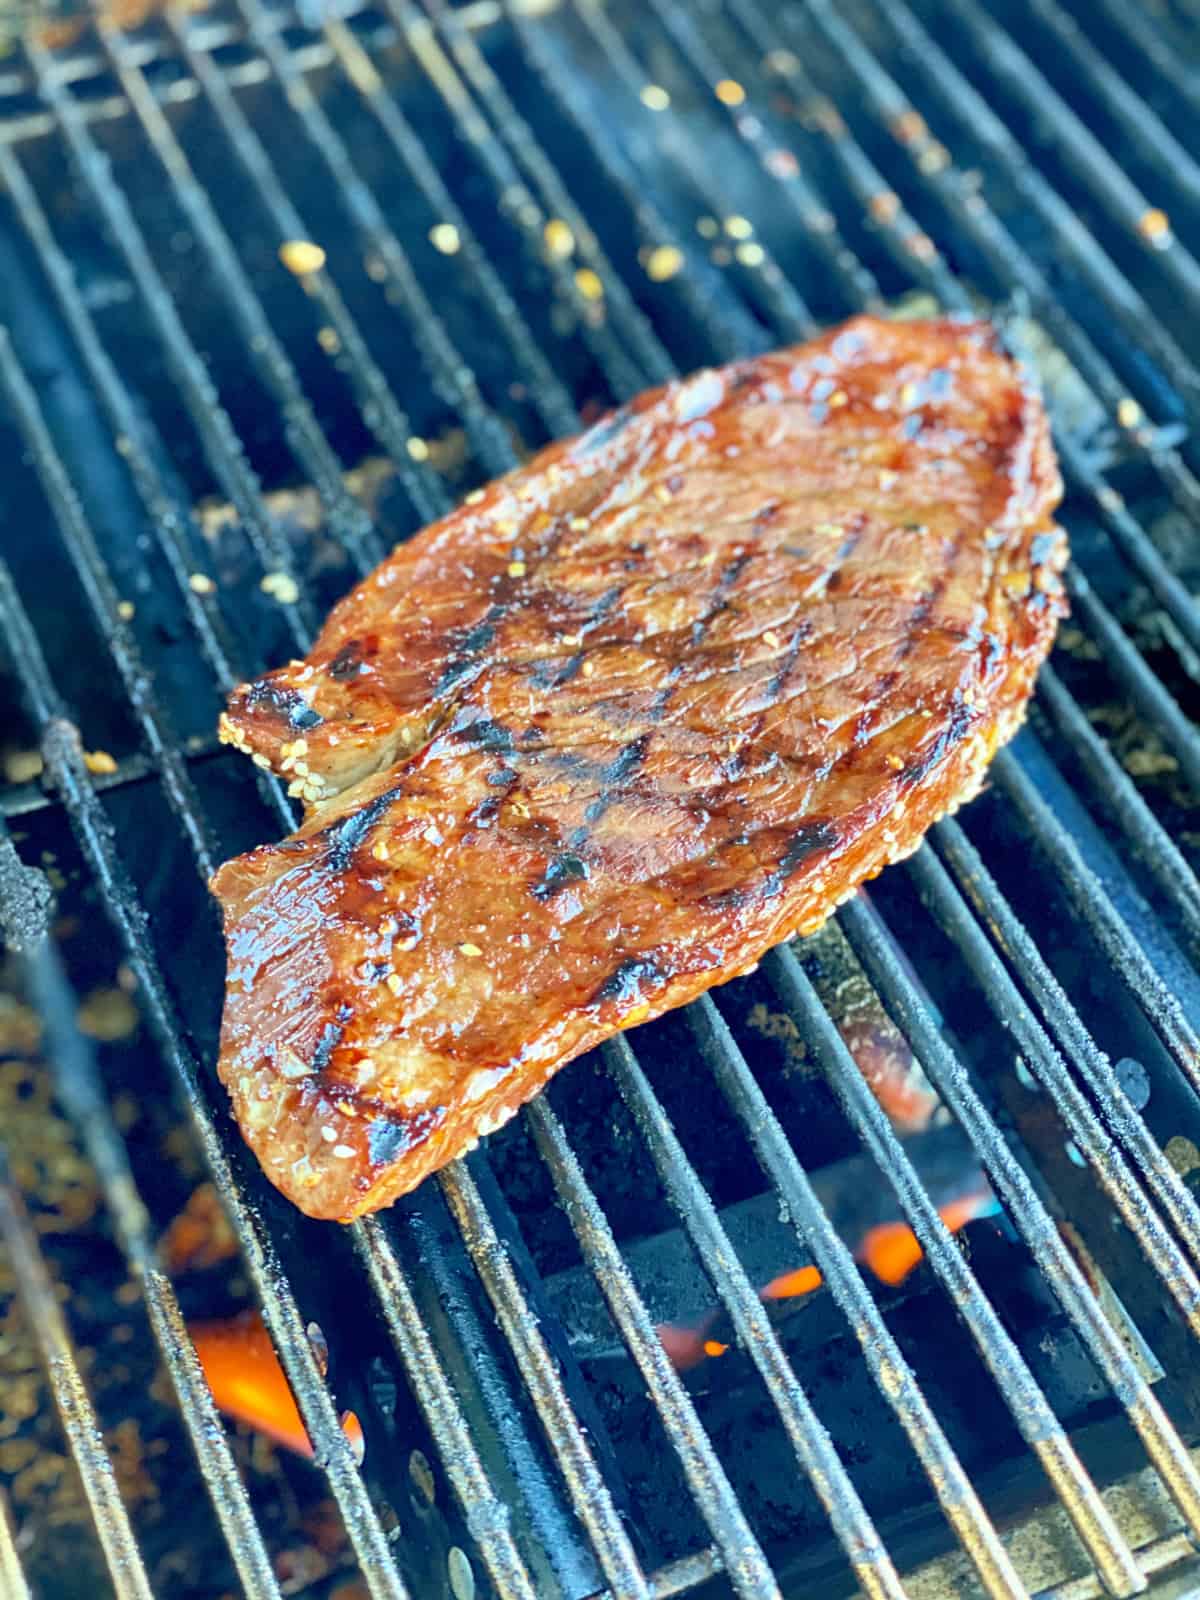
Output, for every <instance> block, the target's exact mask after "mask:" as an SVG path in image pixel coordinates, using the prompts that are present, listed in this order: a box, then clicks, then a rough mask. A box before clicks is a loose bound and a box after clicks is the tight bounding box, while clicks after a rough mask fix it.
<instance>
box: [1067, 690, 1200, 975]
mask: <svg viewBox="0 0 1200 1600" xmlns="http://www.w3.org/2000/svg"><path fill="white" fill-rule="evenodd" d="M1038 698H1039V704H1040V705H1041V706H1042V707H1043V709H1044V710H1045V711H1046V712H1047V714H1048V716H1049V717H1050V720H1051V722H1052V723H1053V725H1054V728H1055V731H1056V732H1057V733H1058V734H1060V735H1061V736H1062V738H1063V739H1064V740H1065V741H1066V743H1067V744H1068V745H1069V746H1070V748H1071V750H1072V751H1073V752H1074V753H1075V755H1077V756H1078V757H1079V760H1080V761H1081V762H1082V763H1083V765H1084V768H1085V770H1086V771H1087V772H1088V776H1089V777H1090V778H1091V780H1092V783H1093V786H1094V787H1095V789H1096V792H1097V793H1098V794H1101V795H1103V796H1104V800H1105V803H1106V805H1107V807H1108V808H1109V809H1110V810H1111V812H1112V814H1113V815H1114V816H1115V817H1116V819H1117V821H1118V823H1119V824H1120V826H1121V829H1122V831H1123V832H1124V834H1125V836H1126V838H1127V839H1128V840H1129V842H1130V844H1131V845H1132V846H1133V849H1134V853H1135V854H1136V856H1137V859H1138V861H1139V862H1140V863H1141V864H1142V865H1144V866H1145V867H1146V869H1147V871H1148V872H1149V873H1150V874H1151V876H1152V877H1153V879H1154V882H1155V884H1156V885H1157V886H1158V888H1159V889H1160V890H1161V891H1162V892H1163V894H1164V895H1165V896H1166V897H1167V899H1168V900H1170V902H1171V904H1172V905H1173V906H1174V908H1175V910H1176V911H1177V912H1178V914H1179V918H1180V921H1181V922H1182V924H1183V929H1184V932H1185V933H1186V935H1187V937H1188V940H1189V942H1190V943H1191V945H1192V948H1193V950H1194V951H1196V952H1200V883H1198V882H1197V880H1196V875H1195V873H1194V872H1193V871H1192V869H1191V867H1190V866H1189V865H1188V863H1187V862H1186V861H1185V860H1184V858H1183V856H1182V855H1181V854H1180V851H1179V849H1178V847H1177V846H1176V844H1175V842H1174V840H1173V839H1172V838H1171V836H1170V834H1168V832H1167V830H1166V829H1165V828H1164V827H1163V826H1162V824H1161V823H1160V822H1159V820H1158V818H1157V817H1156V816H1155V815H1154V813H1153V811H1151V810H1150V807H1149V806H1148V805H1147V804H1146V802H1145V801H1144V800H1143V799H1142V797H1141V795H1140V794H1139V793H1138V791H1137V787H1136V786H1135V784H1134V783H1133V781H1132V779H1131V778H1130V777H1129V775H1128V774H1127V773H1126V772H1125V770H1124V768H1123V767H1122V766H1121V764H1120V762H1119V761H1118V760H1117V759H1116V757H1115V756H1114V755H1113V754H1112V752H1111V750H1109V748H1108V746H1107V745H1106V744H1105V743H1104V740H1103V739H1101V738H1100V736H1099V734H1098V733H1097V732H1096V731H1095V729H1094V728H1093V727H1092V725H1091V723H1090V722H1089V721H1088V719H1087V717H1086V716H1085V715H1084V714H1083V712H1082V711H1081V710H1080V708H1079V706H1078V705H1076V703H1075V701H1074V700H1072V698H1071V696H1070V695H1069V694H1068V693H1067V691H1066V689H1065V688H1064V687H1063V685H1062V682H1061V681H1060V679H1059V676H1058V674H1057V673H1056V672H1055V671H1054V668H1053V667H1051V666H1049V665H1046V666H1044V667H1043V668H1042V671H1041V673H1040V674H1039V676H1038Z"/></svg>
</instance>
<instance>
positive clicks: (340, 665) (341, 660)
mask: <svg viewBox="0 0 1200 1600" xmlns="http://www.w3.org/2000/svg"><path fill="white" fill-rule="evenodd" d="M362 664H363V647H362V640H361V639H348V640H347V641H346V643H345V644H344V645H343V646H342V648H341V649H340V650H339V651H338V653H337V655H335V656H334V657H333V659H332V660H331V661H330V662H329V664H328V666H327V667H326V668H325V670H326V672H327V673H328V674H329V676H330V677H331V678H337V679H338V680H339V682H344V681H345V679H347V678H354V677H357V675H358V669H359V668H360V667H361V666H362Z"/></svg>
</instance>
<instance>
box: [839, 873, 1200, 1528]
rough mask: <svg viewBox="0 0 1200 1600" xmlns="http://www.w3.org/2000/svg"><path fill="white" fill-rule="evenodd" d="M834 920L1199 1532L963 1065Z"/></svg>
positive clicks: (1151, 1417) (1175, 1474) (1150, 1426)
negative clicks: (966, 1136)
mask: <svg viewBox="0 0 1200 1600" xmlns="http://www.w3.org/2000/svg"><path fill="white" fill-rule="evenodd" d="M839 920H840V921H841V923H842V926H843V928H844V930H845V933H846V937H847V938H848V939H849V940H850V943H851V945H852V946H853V948H854V952H855V954H856V955H857V956H858V958H859V960H860V961H861V962H862V963H863V966H864V967H865V968H866V971H867V974H868V976H869V977H870V979H871V981H872V983H873V984H874V985H875V988H876V990H877V991H878V992H879V993H880V995H881V997H882V998H883V999H884V1003H885V1005H886V1006H887V1008H888V1011H889V1013H890V1014H891V1015H892V1017H893V1019H894V1020H895V1021H896V1023H897V1025H898V1026H899V1027H900V1028H901V1030H902V1031H903V1033H904V1035H905V1037H906V1038H907V1039H908V1040H909V1043H910V1044H911V1045H912V1047H913V1049H914V1051H916V1053H917V1055H918V1057H919V1059H920V1061H921V1063H922V1065H923V1066H924V1068H925V1070H926V1072H927V1074H928V1076H929V1079H930V1082H931V1083H933V1084H934V1086H935V1087H936V1088H937V1090H938V1091H939V1093H940V1094H941V1096H942V1098H943V1099H944V1100H945V1102H946V1104H947V1106H949V1108H950V1109H951V1110H952V1111H953V1112H954V1115H955V1116H956V1117H957V1119H958V1121H959V1122H960V1123H961V1124H962V1126H963V1128H964V1129H965V1131H966V1132H967V1133H968V1135H969V1136H970V1138H971V1142H972V1143H973V1144H974V1146H975V1149H976V1151H977V1152H978V1154H979V1158H980V1160H981V1161H982V1162H983V1164H984V1167H985V1169H986V1171H987V1173H988V1175H989V1177H990V1178H991V1180H992V1183H993V1186H994V1187H995V1189H996V1192H997V1194H998V1196H999V1197H1000V1199H1001V1200H1002V1201H1003V1203H1004V1205H1005V1208H1006V1210H1007V1211H1008V1214H1009V1216H1010V1218H1011V1219H1012V1221H1013V1223H1014V1225H1015V1226H1016V1227H1017V1229H1018V1230H1019V1231H1020V1233H1021V1235H1022V1236H1023V1238H1024V1239H1025V1241H1026V1243H1027V1244H1028V1246H1029V1248H1030V1250H1031V1251H1032V1252H1033V1254H1034V1256H1035V1259H1036V1260H1037V1261H1038V1264H1039V1266H1040V1268H1041V1271H1042V1274H1043V1276H1044V1277H1045V1279H1046V1282H1047V1283H1048V1284H1049V1286H1050V1287H1051V1289H1052V1290H1053V1291H1054V1294H1055V1296H1056V1298H1057V1299H1058V1301H1059V1304H1060V1305H1061V1306H1062V1308H1063V1310H1064V1311H1065V1312H1066V1314H1067V1316H1068V1317H1069V1318H1070V1320H1071V1322H1072V1323H1073V1324H1074V1327H1075V1329H1076V1332H1077V1333H1078V1334H1079V1337H1080V1339H1081V1340H1082V1342H1083V1344H1084V1346H1085V1347H1086V1349H1087V1350H1088V1352H1089V1354H1090V1355H1091V1357H1092V1360H1093V1361H1094V1362H1095V1364H1096V1367H1097V1369H1098V1370H1099V1372H1100V1373H1101V1375H1102V1376H1103V1378H1104V1380H1105V1382H1106V1383H1107V1384H1108V1385H1109V1387H1110V1388H1111V1390H1112V1391H1113V1393H1114V1395H1116V1397H1117V1399H1118V1400H1119V1401H1120V1402H1121V1405H1122V1406H1123V1407H1124V1409H1125V1412H1126V1415H1127V1416H1128V1417H1129V1420H1130V1422H1131V1423H1132V1424H1133V1426H1134V1428H1135V1429H1136V1431H1137V1433H1138V1436H1139V1437H1140V1438H1141V1441H1142V1444H1143V1447H1144V1448H1145V1450H1146V1454H1147V1456H1148V1457H1149V1458H1150V1461H1151V1462H1152V1463H1153V1465H1154V1467H1155V1468H1156V1470H1157V1471H1158V1473H1159V1475H1160V1477H1161V1478H1162V1480H1163V1482H1164V1484H1165V1485H1166V1487H1167V1489H1168V1490H1169V1492H1170V1494H1171V1497H1172V1498H1173V1499H1174V1501H1175V1503H1176V1505H1177V1506H1178V1507H1179V1510H1180V1511H1181V1513H1182V1514H1183V1517H1184V1519H1185V1521H1186V1522H1187V1523H1188V1525H1189V1527H1191V1528H1192V1530H1193V1532H1196V1531H1200V1472H1197V1470H1196V1467H1195V1465H1194V1464H1193V1462H1192V1459H1191V1457H1190V1456H1189V1455H1188V1453H1187V1451H1186V1450H1185V1448H1184V1446H1183V1444H1182V1443H1181V1442H1180V1439H1179V1436H1178V1435H1177V1434H1176V1432H1175V1430H1174V1428H1173V1427H1172V1426H1171V1424H1170V1422H1169V1421H1168V1419H1167V1416H1166V1414H1165V1412H1164V1411H1163V1409H1162V1407H1161V1405H1160V1404H1159V1402H1158V1400H1157V1399H1156V1398H1155V1396H1154V1395H1153V1394H1152V1393H1151V1391H1150V1388H1149V1386H1148V1384H1147V1383H1146V1381H1145V1379H1144V1378H1143V1377H1142V1375H1141V1373H1140V1372H1139V1371H1138V1369H1137V1366H1136V1365H1135V1364H1134V1362H1133V1361H1132V1359H1131V1358H1130V1356H1129V1354H1128V1352H1127V1351H1126V1350H1125V1347H1124V1345H1123V1344H1122V1343H1121V1340H1120V1337H1119V1336H1118V1334H1117V1333H1116V1331H1115V1329H1114V1328H1113V1326H1112V1324H1111V1323H1110V1322H1109V1321H1108V1319H1107V1318H1106V1317H1105V1315H1104V1312H1103V1311H1102V1310H1101V1308H1100V1306H1099V1304H1098V1303H1097V1301H1096V1298H1095V1296H1094V1295H1093V1294H1092V1292H1091V1290H1090V1289H1089V1288H1088V1286H1087V1284H1086V1282H1085V1281H1084V1278H1083V1275H1082V1273H1081V1272H1080V1270H1079V1268H1078V1267H1077V1266H1076V1264H1075V1262H1074V1260H1073V1259H1072V1258H1071V1256H1070V1254H1069V1253H1068V1251H1067V1249H1066V1246H1065V1245H1064V1244H1063V1241H1062V1239H1061V1238H1060V1236H1059V1234H1058V1231H1057V1229H1056V1228H1055V1226H1054V1223H1053V1221H1052V1220H1051V1218H1050V1216H1049V1214H1048V1213H1047V1211H1046V1208H1045V1207H1044V1206H1043V1204H1042V1202H1041V1200H1040V1198H1039V1197H1038V1194H1037V1192H1036V1190H1035V1189H1034V1187H1033V1185H1032V1184H1031V1183H1030V1181H1029V1178H1028V1177H1027V1175H1026V1173H1025V1171H1024V1169H1023V1168H1022V1166H1021V1165H1020V1163H1019V1162H1018V1161H1017V1159H1016V1157H1015V1156H1014V1155H1013V1153H1012V1151H1011V1150H1010V1149H1009V1147H1008V1145H1007V1144H1006V1143H1005V1141H1004V1139H1003V1137H1002V1135H1001V1133H1000V1130H999V1129H998V1128H997V1126H996V1124H995V1122H994V1121H993V1120H992V1118H991V1117H990V1116H989V1114H988V1112H987V1110H986V1108H985V1106H984V1104H983V1101H982V1100H981V1099H980V1098H979V1095H978V1094H977V1093H976V1091H975V1088H974V1086H973V1085H972V1083H971V1082H970V1079H969V1077H968V1075H967V1073H966V1070H965V1069H964V1067H963V1065H962V1063H961V1062H960V1061H958V1060H957V1059H956V1057H955V1056H954V1054H953V1053H952V1052H951V1050H950V1048H949V1046H948V1045H947V1044H946V1042H945V1040H944V1039H943V1037H942V1034H941V1032H940V1030H939V1028H938V1026H937V1024H936V1023H935V1022H934V1020H933V1018H932V1016H931V1015H930V1012H929V1010H928V1007H927V1006H926V1005H925V1003H924V1001H923V999H922V998H921V995H920V993H919V992H918V990H917V989H916V987H915V985H914V984H913V982H912V980H911V979H910V978H909V976H908V973H907V972H906V971H905V969H904V965H903V962H902V961H901V960H900V959H899V958H898V957H897V954H896V952H895V950H894V949H893V947H892V945H891V942H890V941H889V940H886V939H885V938H883V937H882V936H881V934H880V930H879V928H878V927H877V926H876V925H875V923H874V921H873V920H872V919H871V918H870V917H868V916H867V914H866V912H865V910H864V908H863V907H862V906H861V905H860V904H858V903H856V902H854V903H851V904H849V905H847V906H845V907H844V908H843V909H842V911H841V912H840V913H839Z"/></svg>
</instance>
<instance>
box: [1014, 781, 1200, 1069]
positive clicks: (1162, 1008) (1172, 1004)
mask: <svg viewBox="0 0 1200 1600" xmlns="http://www.w3.org/2000/svg"><path fill="white" fill-rule="evenodd" d="M991 772H992V776H993V777H994V778H995V780H996V783H997V784H998V785H999V787H1000V788H1001V789H1003V790H1004V792H1005V794H1006V795H1007V796H1008V798H1009V799H1010V800H1011V801H1012V802H1013V803H1014V805H1015V806H1016V807H1017V809H1018V811H1019V812H1020V813H1021V815H1022V816H1023V817H1024V818H1025V821H1026V823H1027V824H1028V826H1029V827H1030V829H1031V830H1032V832H1033V835H1034V838H1035V840H1036V842H1037V844H1038V846H1039V847H1040V848H1041V849H1042V850H1043V851H1044V852H1045V854H1046V855H1047V856H1048V857H1049V858H1050V860H1051V862H1052V863H1053V865H1054V870H1055V872H1056V874H1057V876H1058V879H1059V882H1060V883H1061V884H1062V886H1063V888H1064V889H1065V890H1066V892H1067V894H1068V896H1069V897H1070V899H1071V903H1072V904H1073V905H1074V907H1075V910H1076V911H1077V912H1078V913H1079V915H1080V917H1081V918H1082V919H1083V921H1084V923H1085V924H1086V926H1087V927H1088V929H1089V930H1090V931H1091V933H1092V934H1093V935H1094V936H1095V938H1096V940H1097V942H1098V943H1099V945H1100V947H1101V949H1102V950H1103V951H1104V953H1105V955H1106V956H1107V957H1108V960H1109V964H1110V965H1111V967H1112V969H1113V971H1114V973H1115V974H1116V975H1117V976H1118V977H1119V978H1120V979H1121V981H1122V982H1123V983H1124V984H1125V985H1126V987H1127V988H1128V989H1129V992H1130V994H1132V995H1133V997H1134V999H1135V1000H1136V1001H1137V1003H1138V1005H1139V1006H1140V1007H1141V1010H1142V1012H1143V1014H1144V1015H1145V1017H1146V1020H1147V1021H1148V1022H1149V1023H1150V1024H1151V1026H1152V1027H1153V1028H1154V1031H1155V1033H1157V1034H1158V1036H1159V1038H1160V1039H1161V1040H1162V1042H1163V1044H1164V1045H1165V1046H1166V1047H1167V1049H1168V1050H1169V1051H1170V1053H1171V1055H1172V1057H1173V1058H1174V1060H1175V1061H1176V1063H1177V1064H1178V1066H1179V1067H1180V1068H1181V1070H1182V1071H1183V1073H1184V1074H1185V1075H1186V1076H1187V1077H1188V1078H1189V1079H1190V1080H1191V1082H1192V1083H1193V1085H1195V1086H1197V1087H1198V1088H1200V1038H1197V1035H1196V1031H1195V1029H1194V1028H1193V1027H1192V1025H1191V1024H1190V1023H1189V1021H1188V1020H1187V1018H1186V1016H1185V1015H1184V1013H1183V1008H1182V1007H1181V1006H1180V1004H1179V1001H1178V1000H1177V999H1176V998H1175V996H1174V995H1173V994H1172V993H1171V992H1170V990H1169V989H1168V988H1167V986H1166V984H1165V983H1164V982H1163V981H1162V979H1161V978H1160V977H1159V975H1158V973H1157V972H1156V971H1155V970H1154V966H1153V964H1152V963H1151V961H1150V960H1149V958H1148V957H1147V956H1146V954H1145V952H1144V951H1143V950H1142V947H1141V945H1140V944H1138V942H1137V940H1136V939H1135V938H1134V936H1133V934H1132V933H1131V932H1130V929H1129V927H1128V924H1127V923H1126V922H1125V921H1124V919H1123V918H1122V916H1121V914H1120V913H1119V912H1118V911H1117V909H1116V907H1115V906H1114V905H1113V903H1112V901H1111V900H1110V899H1109V898H1108V896H1107V895H1106V894H1105V892H1104V888H1103V886H1102V885H1101V883H1100V881H1099V879H1098V878H1097V877H1096V875H1095V873H1094V872H1092V870H1091V868H1090V867H1088V866H1087V864H1086V863H1085V862H1084V860H1083V857H1082V856H1081V855H1080V853H1079V849H1078V847H1077V846H1076V844H1075V842H1074V840H1073V839H1072V838H1071V837H1070V835H1069V834H1068V833H1067V831H1066V829H1065V828H1064V827H1063V826H1062V824H1061V823H1060V822H1059V820H1058V818H1057V817H1056V816H1055V815H1054V812H1053V810H1052V809H1051V807H1050V805H1049V804H1048V802H1047V801H1045V800H1043V799H1042V797H1041V795H1040V794H1038V792H1037V789H1036V788H1035V787H1034V785H1033V783H1032V782H1031V781H1030V779H1029V776H1028V774H1027V773H1026V772H1025V771H1024V770H1023V769H1022V768H1021V767H1020V766H1019V765H1018V763H1017V762H1016V761H1015V760H1014V759H1013V757H1012V756H1011V755H1010V754H1009V752H1008V751H1007V750H1001V751H1000V752H999V753H998V754H997V756H996V758H995V760H994V761H993V763H992V767H991Z"/></svg>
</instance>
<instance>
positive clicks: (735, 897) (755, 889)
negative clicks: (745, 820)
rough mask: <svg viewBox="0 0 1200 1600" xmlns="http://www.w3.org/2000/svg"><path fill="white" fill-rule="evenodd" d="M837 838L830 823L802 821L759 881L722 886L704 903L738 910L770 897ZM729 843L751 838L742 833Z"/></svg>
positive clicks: (724, 908) (828, 848)
mask: <svg viewBox="0 0 1200 1600" xmlns="http://www.w3.org/2000/svg"><path fill="white" fill-rule="evenodd" d="M840 840H841V835H840V834H839V832H838V830H837V829H836V828H835V827H834V825H833V824H832V823H831V822H828V821H826V820H824V819H822V820H820V821H817V822H803V823H801V824H800V826H799V827H798V828H797V829H796V831H795V832H794V833H793V834H792V836H791V838H790V839H789V840H788V842H787V844H786V845H785V846H784V850H783V854H782V855H781V856H780V858H779V862H778V864H777V865H776V866H774V867H772V868H771V870H770V872H768V873H767V875H766V877H765V878H764V879H763V880H762V881H761V883H758V884H747V885H745V886H744V887H739V888H736V889H725V890H723V891H722V892H721V893H719V894H713V895H709V896H707V898H706V902H705V903H706V904H707V905H708V906H709V907H710V908H712V909H714V910H741V909H742V908H743V907H745V906H749V905H752V904H754V903H755V902H756V901H762V900H773V899H774V898H775V896H776V895H777V894H779V893H780V891H781V890H782V889H783V888H784V887H785V885H786V884H787V881H788V879H789V878H790V877H791V876H792V874H793V873H794V872H796V871H797V870H798V869H799V868H800V867H801V866H803V865H804V863H805V862H806V861H807V860H808V859H809V858H810V857H811V856H815V855H820V854H821V853H822V852H823V851H825V850H832V849H833V848H834V847H835V846H836V845H837V844H838V843H839V842H840ZM729 842H730V843H731V844H734V845H745V844H748V843H749V842H750V841H749V838H748V837H747V836H746V835H741V836H740V837H738V838H736V839H731V840H730V841H729Z"/></svg>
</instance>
